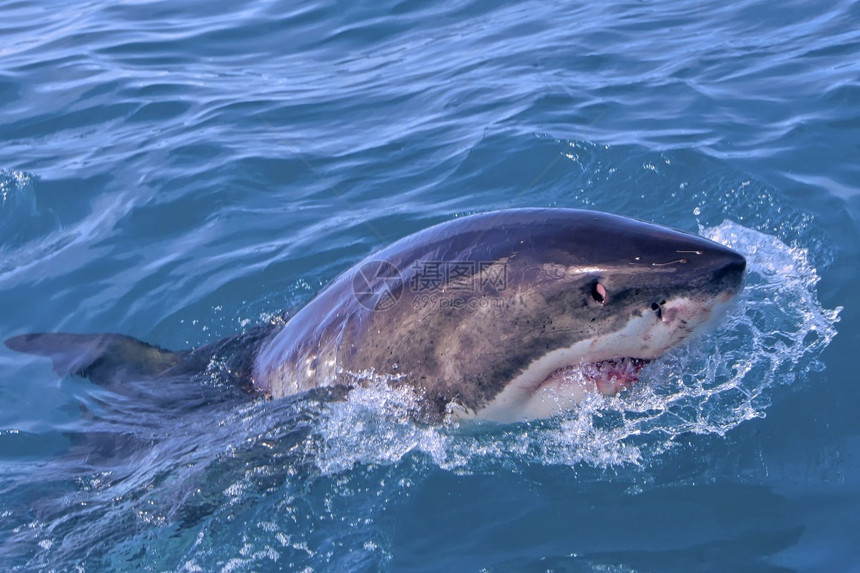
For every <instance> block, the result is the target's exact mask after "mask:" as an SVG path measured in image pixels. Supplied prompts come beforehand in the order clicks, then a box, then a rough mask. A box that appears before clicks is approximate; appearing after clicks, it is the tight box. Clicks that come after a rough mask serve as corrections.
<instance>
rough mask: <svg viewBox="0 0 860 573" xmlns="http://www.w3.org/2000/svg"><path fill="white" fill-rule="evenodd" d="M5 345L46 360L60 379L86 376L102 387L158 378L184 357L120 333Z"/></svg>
mask: <svg viewBox="0 0 860 573" xmlns="http://www.w3.org/2000/svg"><path fill="white" fill-rule="evenodd" d="M5 344H6V346H8V347H9V348H11V349H12V350H17V351H18V352H26V353H28V354H37V355H39V356H47V357H49V358H50V359H51V360H52V361H53V362H54V370H55V371H56V372H57V374H59V375H60V376H66V375H68V374H73V375H76V376H85V377H87V378H89V379H90V380H92V381H93V382H95V383H97V384H103V385H108V384H111V383H113V382H123V381H127V380H132V379H138V380H139V379H149V378H156V377H159V376H161V375H163V374H165V373H167V372H168V371H169V370H170V369H171V368H174V367H175V366H177V365H178V364H179V363H180V362H181V361H182V358H183V356H184V355H185V353H184V352H171V351H169V350H164V349H163V348H159V347H157V346H153V345H151V344H147V343H146V342H141V341H140V340H137V339H136V338H132V337H130V336H124V335H121V334H68V333H62V332H56V333H40V334H24V335H21V336H14V337H12V338H10V339H8V340H6V341H5Z"/></svg>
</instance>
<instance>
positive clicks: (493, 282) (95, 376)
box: [6, 209, 746, 422]
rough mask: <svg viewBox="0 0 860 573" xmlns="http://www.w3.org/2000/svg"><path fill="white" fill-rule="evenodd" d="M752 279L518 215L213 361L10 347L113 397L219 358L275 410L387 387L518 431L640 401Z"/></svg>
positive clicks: (577, 225) (715, 261) (333, 294)
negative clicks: (649, 377) (293, 402)
mask: <svg viewBox="0 0 860 573" xmlns="http://www.w3.org/2000/svg"><path fill="white" fill-rule="evenodd" d="M745 268H746V261H745V260H744V258H743V257H742V256H741V255H740V254H738V253H736V252H735V251H733V250H731V249H729V248H727V247H724V246H722V245H720V244H717V243H714V242H712V241H710V240H707V239H704V238H702V237H698V236H695V235H691V234H688V233H685V232H682V231H678V230H674V229H670V228H667V227H663V226H659V225H655V224H651V223H646V222H642V221H638V220H634V219H630V218H626V217H621V216H617V215H610V214H606V213H600V212H595V211H583V210H573V209H513V210H507V211H499V212H489V213H483V214H479V215H473V216H469V217H463V218H459V219H454V220H452V221H448V222H446V223H442V224H440V225H436V226H434V227H431V228H428V229H425V230H423V231H420V232H418V233H415V234H414V235H410V236H408V237H405V238H403V239H401V240H399V241H397V242H395V243H394V244H392V245H391V246H389V247H387V248H385V249H383V250H381V251H379V252H377V253H375V254H374V255H371V256H370V257H368V258H367V259H365V260H364V261H362V262H360V263H358V264H357V265H355V266H354V267H353V268H351V269H349V270H348V271H346V272H345V273H343V274H342V275H340V276H339V277H337V278H336V279H335V280H334V281H332V282H331V283H330V284H329V285H328V287H326V288H325V289H324V290H323V291H322V292H320V294H319V295H318V296H317V297H316V298H314V299H313V300H311V302H310V303H308V304H307V306H305V307H304V308H302V309H301V310H300V311H299V312H297V313H296V314H295V315H293V316H292V317H291V318H290V319H289V320H287V321H286V322H285V323H284V324H282V325H266V326H261V327H258V328H256V329H253V330H250V331H248V332H244V333H242V334H238V335H235V336H232V337H229V338H226V339H224V340H221V341H219V342H216V343H214V344H210V345H206V346H202V347H200V348H197V349H193V350H185V351H177V352H173V351H168V350H164V349H161V348H158V347H156V346H152V345H149V344H146V343H144V342H141V341H138V340H136V339H133V338H130V337H127V336H123V335H118V334H97V335H92V334H63V333H45V334H27V335H22V336H16V337H13V338H10V339H8V340H7V341H6V345H7V346H8V347H9V348H11V349H13V350H18V351H21V352H27V353H31V354H38V355H44V356H49V357H51V358H52V359H53V362H54V368H55V370H56V371H57V372H58V373H59V374H60V375H67V374H74V375H81V376H86V377H89V378H90V379H92V380H93V381H95V382H97V383H101V384H106V385H109V386H110V385H114V384H121V383H123V381H128V380H134V379H141V378H146V379H159V380H160V379H164V383H170V379H171V378H174V377H187V376H189V375H193V374H196V373H200V372H203V371H205V370H206V367H207V366H208V365H209V363H210V362H211V360H212V359H213V358H218V359H220V360H222V361H223V362H224V364H225V366H226V369H227V370H228V371H229V372H230V373H231V375H232V376H233V377H234V378H235V379H236V380H237V381H238V382H240V383H242V384H245V385H247V386H248V387H249V388H251V389H252V390H253V391H254V392H257V393H260V394H264V395H266V396H269V397H272V398H280V397H284V396H290V395H295V394H299V393H302V392H306V391H309V390H313V389H316V388H327V387H336V388H345V389H348V388H352V387H355V386H358V385H362V384H366V383H368V382H369V381H372V380H383V381H385V382H386V383H387V384H389V385H391V386H395V387H398V386H402V385H406V386H408V387H409V388H411V389H413V390H414V391H415V392H416V393H417V394H418V395H419V396H420V397H421V400H422V411H421V412H420V414H421V415H422V416H425V417H427V418H429V419H442V418H445V417H455V418H471V417H475V418H483V419H490V420H496V421H502V422H509V421H518V420H524V419H533V418H542V417H547V416H552V415H554V414H557V413H559V412H560V411H563V410H565V409H569V408H572V407H574V406H575V405H576V404H577V403H578V402H579V401H581V400H582V399H583V397H585V396H586V395H587V393H589V392H601V393H604V394H614V393H617V392H619V391H622V390H624V389H625V388H627V387H628V386H629V385H631V384H632V383H634V382H635V381H636V380H637V376H638V373H639V370H640V369H641V368H643V367H644V366H645V365H646V364H647V363H648V362H650V361H652V360H655V359H657V358H659V357H660V356H662V355H663V354H664V353H666V351H668V350H669V349H671V348H673V347H675V346H677V345H679V344H680V343H682V342H684V341H685V340H687V339H689V338H690V337H691V336H692V335H694V334H695V333H697V332H699V331H701V330H703V329H704V328H705V327H706V325H707V324H710V323H713V322H714V321H715V320H716V319H718V318H719V317H720V316H721V314H722V312H723V310H724V309H725V308H726V306H727V305H728V304H730V302H731V301H732V299H733V298H734V297H735V296H736V295H737V294H738V293H739V292H740V291H741V289H742V288H743V280H744V274H745ZM571 371H576V372H578V373H579V375H578V376H574V377H572V376H570V375H569V374H570V372H571Z"/></svg>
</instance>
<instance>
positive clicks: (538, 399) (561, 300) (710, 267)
mask: <svg viewBox="0 0 860 573" xmlns="http://www.w3.org/2000/svg"><path fill="white" fill-rule="evenodd" d="M535 214H536V213H535ZM520 241H521V242H520V248H518V249H516V250H515V252H514V253H512V256H511V257H510V258H509V259H508V261H507V269H506V270H507V273H508V277H509V286H510V287H511V290H512V292H511V295H512V296H510V302H511V305H510V307H509V309H510V310H511V312H512V314H513V315H515V316H517V317H518V319H517V321H516V323H515V330H514V332H515V335H514V337H513V338H514V340H516V342H515V344H517V345H518V347H519V348H523V349H524V352H525V353H526V354H527V355H528V356H527V357H524V358H523V359H522V361H523V363H524V364H523V367H522V368H521V369H520V371H519V372H518V373H517V374H516V375H515V376H513V377H511V379H510V381H509V382H508V383H507V384H506V385H505V386H504V388H502V389H501V391H499V392H498V393H497V394H496V395H495V396H494V397H493V398H492V399H491V400H489V401H488V402H487V403H486V404H485V405H484V406H483V407H481V408H479V409H478V410H476V411H475V412H474V413H475V414H476V415H477V416H479V417H482V418H490V419H497V420H503V421H511V420H519V419H526V418H539V417H545V416H548V415H552V414H554V413H558V411H559V410H564V409H567V408H569V407H571V405H572V404H574V403H576V402H578V401H580V400H581V399H582V398H583V396H584V394H585V392H588V391H597V392H600V393H603V394H615V393H617V392H619V391H622V390H624V389H626V388H627V387H629V386H630V385H631V384H632V383H633V382H635V381H636V380H637V377H638V373H639V370H640V369H641V368H642V367H644V366H645V365H646V364H648V363H649V362H650V361H652V360H655V359H657V358H659V357H661V356H662V355H663V354H665V353H666V352H667V351H668V350H670V349H671V348H673V347H675V346H678V345H679V344H681V343H683V342H684V341H686V340H688V339H690V338H691V337H693V336H694V335H695V334H697V333H699V332H702V331H703V330H706V328H707V327H708V326H709V325H711V324H713V323H714V322H716V321H717V320H718V319H719V318H720V317H721V316H722V315H723V314H724V312H725V310H726V309H727V307H728V306H729V305H730V303H731V302H732V300H733V299H734V298H735V296H736V295H737V294H738V293H739V292H740V291H741V290H742V288H743V281H744V275H745V269H746V261H745V260H744V258H743V256H741V255H740V254H738V253H737V252H735V251H733V250H731V249H729V248H727V247H725V246H723V245H720V244H717V243H714V242H713V241H710V240H708V239H705V238H702V237H699V236H696V235H691V234H689V233H685V232H682V231H678V230H675V229H671V228H668V227H664V226H659V225H655V224H651V223H645V222H642V221H638V220H634V219H629V218H624V217H619V216H615V215H609V214H605V213H594V212H582V211H564V210H562V211H560V212H543V213H542V218H541V219H540V222H536V223H535V225H533V226H532V228H531V229H530V230H529V232H527V233H524V236H523V237H522V238H521V239H520ZM523 323H524V324H525V327H523V326H522V325H523ZM525 362H527V363H525Z"/></svg>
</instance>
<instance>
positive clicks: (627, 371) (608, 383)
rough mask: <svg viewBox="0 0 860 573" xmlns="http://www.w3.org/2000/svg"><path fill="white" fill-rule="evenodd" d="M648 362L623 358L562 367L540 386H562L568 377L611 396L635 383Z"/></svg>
mask: <svg viewBox="0 0 860 573" xmlns="http://www.w3.org/2000/svg"><path fill="white" fill-rule="evenodd" d="M649 362H651V361H650V360H647V359H644V358H629V357H623V358H613V359H611V360H601V361H599V362H586V363H583V364H578V365H574V366H564V367H562V368H559V369H558V370H555V371H553V372H552V373H550V375H549V376H547V377H546V380H544V381H543V382H542V383H541V385H542V386H543V385H545V384H548V383H556V384H563V383H564V382H565V379H566V378H567V377H568V376H570V377H572V378H574V379H576V378H579V377H584V378H585V380H587V381H589V382H592V383H594V385H595V388H596V389H597V391H598V392H600V393H601V394H604V395H608V396H612V395H615V394H617V393H619V392H621V391H623V390H626V389H627V388H629V387H630V386H631V385H632V384H633V383H634V382H637V381H638V380H639V371H640V370H642V368H644V367H645V366H646V365H647V364H648V363H649Z"/></svg>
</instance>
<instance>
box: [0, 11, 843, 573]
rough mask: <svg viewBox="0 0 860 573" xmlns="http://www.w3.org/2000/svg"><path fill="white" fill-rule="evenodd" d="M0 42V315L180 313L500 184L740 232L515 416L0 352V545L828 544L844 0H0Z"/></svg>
mask: <svg viewBox="0 0 860 573" xmlns="http://www.w3.org/2000/svg"><path fill="white" fill-rule="evenodd" d="M0 38H2V43H0V113H2V115H0V118H2V120H0V142H2V145H0V318H2V321H0V338H6V337H9V336H12V335H15V334H20V333H24V332H34V331H74V332H93V333H96V332H120V333H125V334H129V335H132V336H135V337H138V338H141V339H144V340H147V341H150V342H153V343H156V344H159V345H161V346H164V347H169V348H188V347H193V346H199V345H201V344H204V343H207V342H210V341H214V340H217V339H219V338H221V337H224V336H228V335H230V334H233V333H235V332H239V331H242V330H247V329H249V328H251V327H253V326H255V325H258V324H263V323H266V322H271V321H277V320H279V317H280V316H281V313H282V312H284V311H289V310H290V309H296V308H298V307H300V306H301V305H302V304H303V303H305V302H306V301H308V300H309V299H310V298H311V297H312V296H313V295H314V294H315V293H316V292H318V291H319V289H320V288H322V286H324V285H325V284H326V283H327V282H328V281H330V280H331V279H332V278H334V277H335V276H337V274H338V273H340V272H342V271H344V270H346V269H347V268H349V267H350V266H351V265H352V264H354V263H356V262H357V261H359V260H360V259H362V258H363V257H364V256H366V255H368V254H370V253H372V252H373V251H374V250H376V249H378V248H381V247H382V246H384V245H387V244H389V243H390V242H392V241H393V240H396V239H398V238H400V237H403V236H405V235H408V234H410V233H412V232H415V231H417V230H419V229H422V228H425V227H427V226H429V225H431V224H434V223H438V222H442V221H447V220H451V219H452V218H455V217H458V216H463V215H466V214H471V213H477V212H481V211H487V210H492V209H505V208H511V207H524V206H542V207H545V206H552V207H579V208H591V209H599V210H604V211H610V212H613V213H618V214H622V215H629V216H634V217H638V218H642V219H647V220H651V221H655V222H659V223H664V224H668V225H672V226H674V227H678V228H682V229H686V230H689V231H693V232H698V233H701V234H704V235H706V236H708V237H711V238H714V239H715V240H718V241H720V242H723V243H725V244H728V245H730V246H733V247H734V248H736V249H738V250H740V251H741V252H743V253H744V254H745V255H746V256H747V258H748V261H749V276H748V279H747V289H746V291H745V292H744V295H743V296H742V298H741V300H740V302H739V304H738V307H737V308H736V309H735V310H734V311H733V313H732V314H731V315H730V316H729V317H728V318H727V320H726V321H725V323H724V324H722V325H721V326H720V327H719V328H718V329H716V330H715V331H714V332H713V333H711V334H709V335H708V336H706V337H704V338H702V339H700V340H698V341H695V342H694V343H692V344H690V345H689V346H688V347H685V348H682V349H679V350H678V351H677V352H674V353H673V354H671V355H670V356H668V357H666V359H665V360H663V361H661V362H660V364H656V365H653V368H651V367H649V373H648V374H647V376H646V380H645V382H646V384H642V385H640V386H639V387H637V388H636V389H634V391H632V392H630V393H626V394H623V395H621V396H619V397H616V398H604V397H594V399H593V400H591V401H588V402H587V403H585V404H583V406H582V408H581V409H579V410H577V411H574V412H570V413H568V414H565V415H564V416H559V417H557V418H553V419H550V420H544V421H537V422H532V423H527V424H513V425H506V426H494V425H487V426H480V425H479V426H457V425H443V426H429V427H428V426H424V425H420V424H417V423H416V422H415V421H413V420H412V418H411V417H410V416H409V413H408V412H409V408H410V404H411V402H410V401H411V400H413V399H414V397H413V396H409V395H405V394H403V393H399V392H395V391H392V390H390V389H386V388H384V387H380V386H371V387H368V388H364V389H360V390H357V391H355V392H354V393H353V394H352V395H350V397H349V399H348V400H347V401H340V402H333V403H332V402H328V401H322V400H318V399H316V398H307V399H298V400H295V399H294V400H290V399H287V400H281V401H271V402H267V401H264V400H259V399H253V398H252V397H249V396H247V395H245V394H243V393H242V392H241V391H239V390H237V389H235V388H232V387H228V386H227V385H225V384H224V383H223V379H222V377H220V376H219V374H218V368H219V365H218V364H213V365H212V368H211V373H210V374H211V375H210V376H208V377H206V378H205V379H204V380H201V381H198V383H197V384H196V385H189V386H186V387H179V388H138V389H136V390H135V392H131V393H125V394H123V393H117V392H114V391H112V390H110V389H104V388H99V387H97V386H95V385H93V384H92V383H90V382H89V381H87V380H84V379H81V378H74V377H67V378H64V379H62V380H58V379H57V376H56V375H55V374H54V373H53V372H52V371H51V366H50V363H49V361H46V360H43V359H38V358H34V357H28V356H24V355H20V354H16V353H13V352H12V351H9V350H6V349H5V348H2V349H0V372H2V374H0V568H2V569H3V570H19V571H29V570H58V571H67V570H83V571H101V570H126V571H139V570H146V571H166V570H180V571H266V570H284V571H376V570H390V571H492V572H503V571H623V572H627V571H630V572H633V571H637V572H638V571H685V572H686V571H774V572H775V571H827V572H830V571H860V543H858V539H860V534H858V531H860V511H858V509H860V417H858V416H857V405H858V404H860V384H857V378H858V377H857V374H856V365H857V361H858V356H857V348H858V345H859V344H860V315H859V314H858V309H860V291H858V288H857V285H858V284H860V266H858V260H860V241H858V238H860V191H858V186H860V161H858V159H860V2H857V1H853V0H852V1H833V2H829V1H823V2H813V3H810V2H797V1H789V2H782V3H780V4H778V5H777V4H773V3H766V2H760V1H753V0H741V1H740V2H717V1H714V0H702V1H699V0H689V1H678V2H651V1H635V2H634V1H612V2H604V3H601V2H581V3H576V2H571V3H563V2H537V1H533V0H526V1H523V2H519V3H507V4H501V3H497V2H488V1H483V0H479V1H452V0H443V1H441V2H435V3H422V2H416V1H414V0H397V1H394V0H383V1H381V2H375V3H348V2H326V1H321V0H312V1H311V2H306V3H296V2H289V1H282V0H251V1H249V2H239V3H237V2H225V1H223V0H213V1H211V2H206V3H201V2H192V1H190V0H170V1H148V0H134V1H128V0H126V1H121V0H106V1H103V2H76V3H60V2H52V1H42V2H35V1H31V0H17V1H14V0H13V1H8V0H0Z"/></svg>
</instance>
